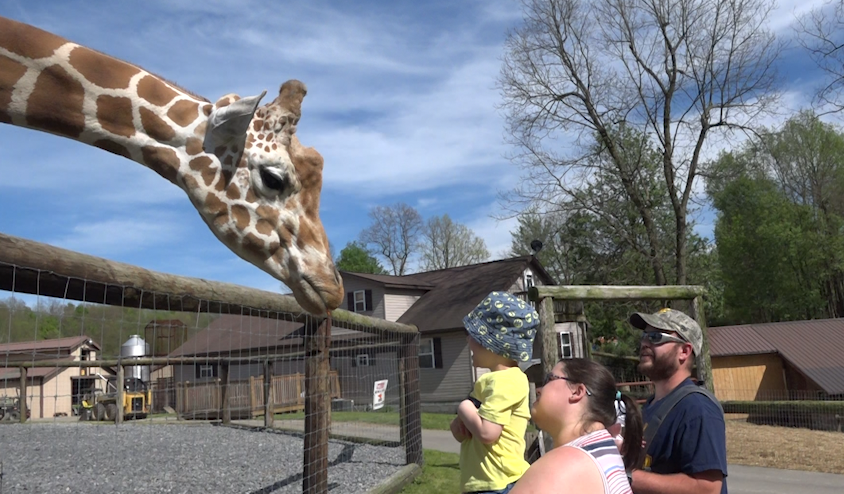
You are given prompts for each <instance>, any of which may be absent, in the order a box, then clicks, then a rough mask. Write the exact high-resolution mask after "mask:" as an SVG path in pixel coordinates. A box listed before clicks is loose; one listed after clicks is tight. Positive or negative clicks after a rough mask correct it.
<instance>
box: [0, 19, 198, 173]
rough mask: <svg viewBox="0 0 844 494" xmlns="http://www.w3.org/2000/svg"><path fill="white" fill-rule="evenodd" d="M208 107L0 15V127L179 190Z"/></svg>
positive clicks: (159, 81) (154, 79)
mask: <svg viewBox="0 0 844 494" xmlns="http://www.w3.org/2000/svg"><path fill="white" fill-rule="evenodd" d="M211 109H212V106H211V104H210V103H209V102H207V101H205V100H203V99H201V98H198V97H196V96H193V95H191V94H189V93H187V92H186V91H184V90H182V89H180V88H178V87H176V86H174V85H172V84H169V83H168V82H166V81H164V80H163V79H161V78H159V77H157V76H155V75H153V74H151V73H149V72H147V71H145V70H143V69H141V68H139V67H137V66H134V65H131V64H128V63H125V62H122V61H120V60H117V59H114V58H112V57H109V56H107V55H104V54H102V53H99V52H96V51H94V50H91V49H88V48H85V47H82V46H79V45H77V44H75V43H71V42H68V41H67V40H65V39H63V38H60V37H58V36H55V35H53V34H50V33H47V32H45V31H42V30H40V29H37V28H35V27H32V26H28V25H25V24H20V23H18V22H15V21H12V20H9V19H3V18H0V122H4V123H9V124H12V125H16V126H21V127H28V128H32V129H36V130H41V131H44V132H49V133H53V134H57V135H61V136H64V137H68V138H70V139H74V140H77V141H80V142H84V143H86V144H89V145H92V146H96V147H98V148H101V149H104V150H106V151H109V152H112V153H115V154H118V155H121V156H125V157H127V158H129V159H132V160H134V161H136V162H138V163H141V164H142V165H144V166H146V167H148V168H151V169H152V170H154V171H155V172H157V173H158V174H159V175H161V176H162V177H164V178H166V179H167V180H169V181H170V182H172V183H174V184H176V185H179V186H180V187H182V188H184V186H183V182H182V181H181V180H179V176H180V173H182V171H181V170H182V169H183V167H182V164H183V163H186V162H187V161H189V159H190V155H191V154H192V155H196V154H199V153H200V152H201V148H202V143H201V139H200V137H199V136H200V135H201V134H202V133H203V132H204V128H205V125H204V123H205V120H206V118H207V115H208V114H209V113H210V112H211Z"/></svg>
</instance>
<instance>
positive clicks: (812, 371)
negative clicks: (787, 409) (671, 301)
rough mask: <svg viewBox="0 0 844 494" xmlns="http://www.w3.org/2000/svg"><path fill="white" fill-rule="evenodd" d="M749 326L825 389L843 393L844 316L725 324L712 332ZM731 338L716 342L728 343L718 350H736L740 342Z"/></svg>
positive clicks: (829, 392)
mask: <svg viewBox="0 0 844 494" xmlns="http://www.w3.org/2000/svg"><path fill="white" fill-rule="evenodd" d="M748 327H749V328H750V329H752V331H753V332H754V333H755V334H756V335H758V337H759V338H760V339H762V340H764V342H765V343H767V344H768V345H770V346H772V347H774V348H775V349H776V351H777V353H779V354H780V355H781V356H782V358H783V359H785V360H786V361H787V362H789V363H790V364H791V365H793V366H794V367H795V368H797V369H798V370H799V371H800V372H802V373H803V374H804V375H805V376H806V377H808V378H809V379H811V380H812V381H814V382H815V384H817V385H818V386H820V387H821V389H823V390H824V391H825V392H827V393H828V394H831V395H838V394H844V319H815V320H811V321H791V322H776V323H767V324H751V325H747V326H724V327H720V328H710V329H711V331H710V335H713V334H714V335H717V334H718V333H720V332H723V331H726V333H725V334H730V333H731V332H734V331H736V329H735V328H748ZM741 331H746V330H741ZM733 334H735V333H733ZM745 334H749V333H745ZM751 336H752V335H751ZM715 339H716V340H717V339H718V336H715ZM730 341H732V340H731V339H729V338H726V339H725V338H722V339H721V343H717V344H719V345H721V344H724V343H726V344H725V345H722V347H721V350H719V351H730V349H731V348H732V350H737V349H738V348H737V343H736V342H734V343H733V344H730V343H729V342H730ZM757 346H758V345H757ZM756 353H758V352H756ZM725 354H726V353H725ZM731 354H732V355H739V354H740V353H735V352H733V353H731ZM713 355H714V353H713Z"/></svg>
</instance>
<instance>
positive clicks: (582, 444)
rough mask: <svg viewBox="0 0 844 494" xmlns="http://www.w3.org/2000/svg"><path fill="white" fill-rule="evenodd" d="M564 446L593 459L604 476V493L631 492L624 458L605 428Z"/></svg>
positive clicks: (621, 493) (629, 493)
mask: <svg viewBox="0 0 844 494" xmlns="http://www.w3.org/2000/svg"><path fill="white" fill-rule="evenodd" d="M566 446H572V447H574V448H577V449H579V450H581V451H583V452H585V453H588V454H589V456H591V457H592V459H593V460H595V464H596V465H597V467H598V469H599V470H600V471H601V473H602V474H603V476H604V494H633V491H632V490H631V489H630V483H629V482H628V481H627V473H626V472H625V471H624V460H623V459H622V458H621V454H619V452H618V447H616V445H615V441H613V438H612V436H611V435H610V433H609V432H607V430H606V429H601V430H598V431H594V432H590V433H589V434H587V435H585V436H580V437H578V438H577V439H575V440H574V441H572V442H570V443H568V444H566Z"/></svg>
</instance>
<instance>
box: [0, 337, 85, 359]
mask: <svg viewBox="0 0 844 494" xmlns="http://www.w3.org/2000/svg"><path fill="white" fill-rule="evenodd" d="M86 342H90V345H91V346H93V347H94V348H96V349H97V350H99V349H100V345H98V344H97V343H96V342H95V341H94V340H92V339H91V338H89V337H87V336H85V335H82V336H69V337H67V338H54V339H52V340H38V341H19V342H15V343H4V344H2V345H0V358H3V357H5V356H7V355H17V356H20V355H32V356H40V357H46V358H49V357H50V356H51V355H52V356H57V355H60V354H62V353H68V352H71V351H73V350H75V349H76V348H78V347H79V346H80V345H82V344H84V343H86Z"/></svg>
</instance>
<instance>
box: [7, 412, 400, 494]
mask: <svg viewBox="0 0 844 494" xmlns="http://www.w3.org/2000/svg"><path fill="white" fill-rule="evenodd" d="M302 450H303V440H302V438H301V437H297V436H293V435H289V434H284V433H277V432H265V431H261V430H247V429H239V428H230V427H223V426H214V425H210V424H196V425H183V424H178V425H176V424H174V425H156V424H123V425H121V426H120V427H116V426H114V425H113V424H95V423H90V424H87V423H86V424H79V423H45V424H24V425H18V424H13V425H5V426H0V475H2V477H0V494H8V493H18V492H25V493H84V494H92V493H101V492H102V493H106V492H108V493H111V492H114V493H135V492H137V493H158V492H169V493H229V492H244V493H256V494H257V493H266V494H269V493H278V494H282V493H294V492H302V478H301V475H302V456H303V451H302ZM328 461H329V465H330V466H329V469H328V483H329V489H330V491H331V492H335V493H343V494H346V493H357V492H366V491H367V490H369V489H371V488H373V487H375V486H376V485H378V484H379V483H380V482H382V481H383V480H384V479H386V478H387V477H388V476H390V475H392V474H393V473H395V472H397V471H398V470H399V469H401V467H402V466H404V449H403V448H391V447H384V446H371V445H366V444H356V443H350V442H343V441H333V440H332V441H331V442H330V443H329V447H328Z"/></svg>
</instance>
